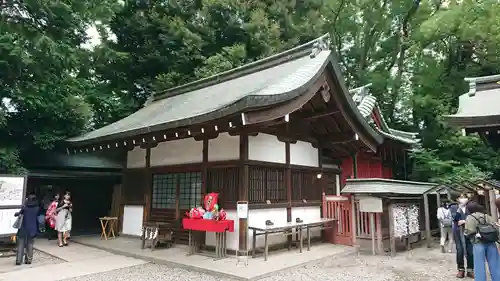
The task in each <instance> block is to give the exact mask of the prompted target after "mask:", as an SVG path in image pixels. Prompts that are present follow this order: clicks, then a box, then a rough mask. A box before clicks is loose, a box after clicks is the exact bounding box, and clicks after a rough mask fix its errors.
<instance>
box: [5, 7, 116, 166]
mask: <svg viewBox="0 0 500 281" xmlns="http://www.w3.org/2000/svg"><path fill="white" fill-rule="evenodd" d="M114 2H115V1H110V2H107V1H71V0H67V1H46V0H28V1H14V0H11V1H3V2H2V3H1V4H0V100H1V103H0V104H1V106H0V107H1V108H0V113H1V116H2V118H1V119H0V120H1V121H2V122H0V148H1V149H0V170H2V171H3V172H18V171H20V168H21V167H22V161H21V160H20V158H22V156H23V155H25V154H28V153H29V152H31V151H33V150H36V149H50V148H53V147H54V145H55V144H56V143H57V141H59V140H61V139H64V138H66V137H68V136H70V135H75V134H78V133H80V132H83V131H84V130H85V129H86V126H87V125H88V124H89V123H88V120H89V119H90V118H91V117H92V110H91V107H90V106H89V105H88V103H87V101H86V93H87V91H89V90H91V89H92V88H93V87H92V83H91V81H90V80H89V79H88V76H87V73H88V71H87V70H85V69H82V67H84V66H85V65H88V64H87V61H89V58H90V57H89V54H88V52H87V51H86V50H85V49H83V48H81V45H82V44H83V43H85V42H86V41H87V39H88V38H87V34H86V30H87V28H88V27H89V26H91V25H92V24H93V23H94V22H96V21H98V20H102V21H103V22H104V21H105V20H106V18H107V17H108V16H109V15H111V14H112V11H113V9H114V8H115V3H114Z"/></svg>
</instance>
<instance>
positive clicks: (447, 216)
mask: <svg viewBox="0 0 500 281" xmlns="http://www.w3.org/2000/svg"><path fill="white" fill-rule="evenodd" d="M437 219H438V220H439V223H440V230H441V240H440V245H441V252H442V253H444V252H445V247H444V244H445V243H446V240H448V249H447V251H448V253H451V247H453V218H452V216H451V211H450V204H449V203H448V202H443V203H442V204H441V207H439V208H438V210H437Z"/></svg>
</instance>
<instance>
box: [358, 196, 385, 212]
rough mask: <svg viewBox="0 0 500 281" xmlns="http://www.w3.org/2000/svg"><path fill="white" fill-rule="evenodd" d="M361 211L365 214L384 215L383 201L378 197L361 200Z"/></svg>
mask: <svg viewBox="0 0 500 281" xmlns="http://www.w3.org/2000/svg"><path fill="white" fill-rule="evenodd" d="M359 211H360V212H365V213H383V212H384V206H383V205H382V199H381V198H376V197H365V198H360V199H359Z"/></svg>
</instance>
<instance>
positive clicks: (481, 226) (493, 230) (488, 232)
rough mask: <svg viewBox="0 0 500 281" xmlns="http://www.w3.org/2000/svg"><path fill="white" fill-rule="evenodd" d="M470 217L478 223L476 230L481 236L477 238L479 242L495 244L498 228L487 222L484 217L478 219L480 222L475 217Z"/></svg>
mask: <svg viewBox="0 0 500 281" xmlns="http://www.w3.org/2000/svg"><path fill="white" fill-rule="evenodd" d="M471 216H472V215H471ZM472 217H473V218H474V219H475V220H476V221H477V222H478V226H477V228H476V230H477V233H479V235H480V236H481V237H479V241H481V242H483V243H495V242H497V241H498V228H497V227H496V226H495V225H493V224H491V223H489V222H487V221H486V217H482V218H480V219H482V221H481V220H480V219H478V218H476V217H475V216H472Z"/></svg>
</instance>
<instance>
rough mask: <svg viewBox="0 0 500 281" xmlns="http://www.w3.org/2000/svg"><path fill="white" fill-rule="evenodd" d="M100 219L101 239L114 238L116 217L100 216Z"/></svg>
mask: <svg viewBox="0 0 500 281" xmlns="http://www.w3.org/2000/svg"><path fill="white" fill-rule="evenodd" d="M99 221H101V228H102V233H101V239H102V238H103V237H104V240H108V238H113V239H114V238H116V237H115V227H116V223H117V221H118V218H117V217H102V218H99Z"/></svg>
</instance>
